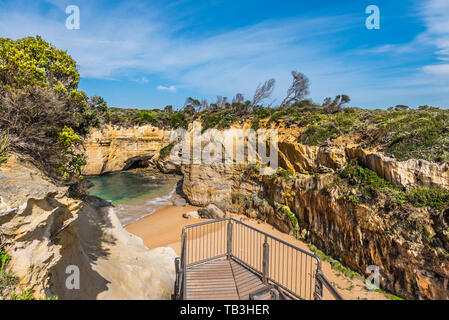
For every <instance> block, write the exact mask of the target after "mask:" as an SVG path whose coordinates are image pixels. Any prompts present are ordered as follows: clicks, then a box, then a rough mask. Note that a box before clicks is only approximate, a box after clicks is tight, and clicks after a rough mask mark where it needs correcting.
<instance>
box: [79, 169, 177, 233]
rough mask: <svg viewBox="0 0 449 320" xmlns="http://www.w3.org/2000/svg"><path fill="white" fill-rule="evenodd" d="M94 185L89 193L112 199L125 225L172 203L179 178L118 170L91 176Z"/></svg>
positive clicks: (90, 179)
mask: <svg viewBox="0 0 449 320" xmlns="http://www.w3.org/2000/svg"><path fill="white" fill-rule="evenodd" d="M87 180H89V181H91V182H92V183H93V184H94V186H93V187H92V188H90V189H89V194H90V195H93V196H97V197H100V198H103V199H106V200H111V201H112V203H113V204H114V206H115V212H116V214H117V216H118V218H119V219H120V222H121V223H122V225H127V224H129V223H132V222H135V221H137V220H138V219H140V218H142V217H144V216H146V215H149V214H151V213H153V212H154V211H155V210H156V209H157V208H160V207H162V206H165V205H170V204H171V201H169V199H170V198H171V197H172V196H173V194H174V192H175V189H176V183H177V180H176V179H162V178H150V177H148V176H146V175H144V174H140V173H132V172H118V173H111V174H107V175H103V176H97V177H89V178H87Z"/></svg>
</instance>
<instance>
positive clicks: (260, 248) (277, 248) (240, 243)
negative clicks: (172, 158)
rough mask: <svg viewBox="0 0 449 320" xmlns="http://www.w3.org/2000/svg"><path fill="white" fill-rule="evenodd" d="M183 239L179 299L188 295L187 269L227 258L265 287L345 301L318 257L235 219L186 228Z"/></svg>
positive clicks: (177, 285) (299, 296) (293, 294)
mask: <svg viewBox="0 0 449 320" xmlns="http://www.w3.org/2000/svg"><path fill="white" fill-rule="evenodd" d="M181 238H182V239H181V240H182V246H181V259H180V260H179V259H177V261H176V270H177V277H176V283H175V298H176V299H183V295H184V293H185V292H186V281H185V279H186V272H187V269H189V268H191V267H193V266H196V265H199V264H202V263H206V262H209V261H212V260H216V259H219V258H225V257H226V258H227V259H232V260H234V261H236V262H238V263H240V264H241V265H243V266H245V267H246V268H248V269H249V270H251V271H252V272H254V273H255V274H257V275H259V276H260V277H261V279H262V281H263V282H264V283H265V284H274V285H276V286H278V287H279V288H281V289H282V290H284V292H285V293H286V294H288V295H289V296H290V297H292V298H295V299H307V300H312V299H317V300H321V299H323V298H333V299H342V298H341V296H340V295H339V294H338V292H337V291H336V290H335V288H334V287H333V286H332V285H331V284H330V282H329V281H328V280H327V278H326V277H325V276H324V274H323V273H322V271H321V262H320V259H319V258H318V257H317V256H316V255H314V254H312V253H310V252H307V251H305V250H302V249H300V248H298V247H296V246H294V245H292V244H290V243H287V242H285V241H283V240H281V239H278V238H276V237H273V236H271V235H269V234H267V233H265V232H263V231H260V230H258V229H256V228H253V227H251V226H249V225H247V224H245V223H242V222H240V221H238V220H235V219H233V218H223V219H218V220H212V221H207V222H203V223H199V224H194V225H190V226H186V227H184V228H183V231H182V236H181ZM179 263H180V264H181V265H180V266H179ZM323 287H324V289H325V295H324V297H323ZM328 293H329V294H328Z"/></svg>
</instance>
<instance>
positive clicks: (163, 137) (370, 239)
mask: <svg viewBox="0 0 449 320" xmlns="http://www.w3.org/2000/svg"><path fill="white" fill-rule="evenodd" d="M111 130H112V131H111ZM127 130H131V131H127ZM104 132H106V137H113V138H108V139H109V140H108V141H110V143H109V142H108V143H109V145H104V146H102V145H101V144H102V143H101V141H104V140H105V139H103V138H102V137H101V135H100V133H99V132H97V133H94V134H93V135H91V137H90V138H89V140H88V145H90V147H87V156H88V162H89V161H92V159H96V160H95V161H94V163H96V164H95V166H92V165H91V166H90V167H89V169H88V170H87V172H89V173H91V174H99V173H103V172H105V171H109V170H120V169H121V168H123V166H124V164H125V163H126V161H127V160H129V159H132V158H133V157H135V156H137V155H139V156H154V155H158V154H159V150H157V148H161V147H164V146H166V145H167V144H168V143H169V141H168V137H169V132H168V131H167V132H163V131H162V130H159V129H155V128H153V129H151V128H149V127H146V129H145V130H143V129H142V130H138V129H135V128H134V129H123V130H122V131H120V130H116V129H110V128H109V129H107V130H106V131H104ZM145 132H156V133H155V134H154V135H153V138H152V139H153V141H152V145H151V147H148V146H147V147H144V148H142V149H141V150H139V151H136V148H135V147H134V146H135V145H136V141H140V139H141V138H142V139H143V140H145V137H146V136H147V135H148V134H147V133H145ZM119 133H122V134H124V135H123V136H120V134H119ZM132 134H135V136H134V137H131V135H132ZM299 134H300V130H298V128H282V127H280V128H279V164H280V166H281V167H282V168H284V169H288V170H290V171H291V172H292V173H294V177H291V178H288V179H282V178H280V177H278V178H276V177H267V176H259V175H258V174H257V172H254V170H253V169H252V168H251V167H248V166H245V165H225V164H210V165H206V164H202V165H182V166H181V168H180V170H181V172H182V174H183V176H184V180H183V191H184V193H185V194H186V196H187V198H188V199H189V201H190V202H191V203H192V204H194V205H200V206H202V205H207V204H209V203H220V204H222V205H223V204H225V205H227V207H228V210H230V211H233V212H239V213H241V214H245V215H248V216H251V217H257V218H260V219H264V220H266V221H267V222H269V223H270V224H272V225H274V226H276V227H277V228H278V229H280V230H282V231H284V232H293V233H295V234H296V235H297V236H298V237H301V238H304V239H305V240H307V241H309V242H313V243H314V244H316V245H317V246H318V247H319V248H321V249H322V250H324V251H325V252H326V253H328V254H331V255H333V256H334V257H337V258H339V259H341V260H342V261H343V262H344V263H345V264H346V265H347V266H349V267H351V268H352V269H354V270H357V271H359V272H361V273H365V271H366V266H368V265H378V266H379V267H380V272H381V285H382V287H383V288H386V289H388V290H390V291H392V292H394V293H396V294H398V295H400V296H403V297H406V298H423V299H424V298H427V299H449V287H448V280H449V258H448V253H447V252H448V250H449V248H448V244H449V239H446V237H448V235H447V234H446V233H447V231H446V230H448V227H449V221H448V220H449V218H448V213H449V211H448V210H446V211H443V212H440V213H439V214H436V213H435V212H433V211H432V210H428V209H426V208H416V207H412V206H409V207H405V209H404V208H402V209H401V210H399V209H394V208H389V207H388V204H387V205H386V204H385V200H384V199H377V200H376V201H377V202H374V203H354V201H351V200H349V199H348V198H345V197H342V195H341V189H342V186H341V185H340V182H339V181H338V180H336V174H335V173H336V172H337V171H338V170H340V169H341V168H343V167H345V166H346V165H347V164H348V163H350V162H352V161H354V160H357V162H358V163H360V164H361V165H363V166H364V167H366V168H369V169H371V170H373V171H375V172H376V173H377V175H378V176H380V177H382V178H384V179H386V180H388V181H389V182H391V183H392V184H394V185H396V186H398V187H399V188H403V189H404V190H407V189H409V188H413V187H417V186H423V187H429V186H433V185H437V186H441V187H443V188H449V166H448V164H447V163H446V164H437V163H431V162H428V161H423V160H415V159H411V160H408V161H397V160H395V159H393V158H389V157H386V156H385V155H383V154H382V153H381V152H377V151H376V150H372V151H370V150H365V149H364V148H363V147H362V146H361V145H358V144H355V143H352V141H351V139H347V141H345V142H341V141H339V142H338V143H332V144H329V145H327V146H322V147H318V146H307V145H303V144H300V143H298V139H297V137H298V135H299ZM95 135H98V136H97V137H96V138H93V137H95ZM128 144H129V145H128ZM119 145H120V147H117V146H119ZM112 146H114V147H112ZM99 150H100V151H99ZM127 150H131V152H130V153H128V151H127ZM110 151H111V154H112V155H109V152H110ZM99 154H101V156H98V155H99ZM111 159H120V160H111ZM113 164H114V165H113ZM104 168H107V169H106V170H105V169H104ZM367 275H368V274H367Z"/></svg>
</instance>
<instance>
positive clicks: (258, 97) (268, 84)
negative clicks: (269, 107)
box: [252, 79, 276, 107]
mask: <svg viewBox="0 0 449 320" xmlns="http://www.w3.org/2000/svg"><path fill="white" fill-rule="evenodd" d="M275 84H276V80H275V79H270V80H268V81H265V82H264V84H259V85H258V86H257V89H256V91H255V92H254V97H253V101H252V106H253V107H254V106H256V105H258V104H260V103H261V102H262V101H263V100H265V99H268V98H269V97H270V96H271V94H272V93H273V90H274V86H275Z"/></svg>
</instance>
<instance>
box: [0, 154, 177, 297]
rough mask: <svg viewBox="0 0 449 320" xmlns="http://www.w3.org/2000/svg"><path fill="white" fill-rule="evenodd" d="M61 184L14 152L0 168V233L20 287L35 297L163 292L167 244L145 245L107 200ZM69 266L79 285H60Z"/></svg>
mask: <svg viewBox="0 0 449 320" xmlns="http://www.w3.org/2000/svg"><path fill="white" fill-rule="evenodd" d="M66 191H67V190H66V189H65V188H58V187H56V186H55V185H54V184H53V183H52V182H51V181H49V180H48V179H47V178H46V177H45V176H44V175H43V174H42V173H41V172H40V171H39V170H38V169H37V168H35V167H34V166H33V165H32V164H30V163H29V162H27V161H24V160H21V159H19V157H17V156H15V155H11V156H10V157H9V159H8V161H7V162H6V163H4V164H2V166H1V167H0V235H1V237H0V239H1V241H2V246H3V248H4V250H6V251H7V252H8V254H9V255H10V256H11V262H10V263H9V264H8V271H11V273H12V274H14V275H15V276H16V277H17V278H18V280H19V284H18V285H19V287H20V288H22V289H23V290H24V289H28V290H32V291H34V295H35V296H36V297H37V298H40V297H44V296H47V297H49V296H58V298H59V299H169V298H170V297H171V293H172V290H173V284H174V280H175V270H174V258H175V253H174V251H173V250H172V249H171V248H157V249H153V250H149V249H148V248H146V247H145V246H144V244H143V242H142V240H141V239H140V238H138V237H135V236H133V235H131V234H129V233H128V232H127V231H125V230H124V229H123V228H122V226H121V225H120V222H119V220H118V218H117V217H116V215H115V213H114V211H113V208H112V207H111V206H110V205H109V203H108V202H105V201H103V200H101V199H99V198H94V197H88V199H87V200H86V201H80V200H73V199H70V198H68V197H66V196H65V194H66ZM74 270H79V280H80V281H79V289H77V288H76V287H75V288H72V289H69V288H68V287H67V286H66V282H67V281H70V280H68V278H69V276H70V275H72V274H75V273H78V272H77V271H74ZM69 287H70V286H69Z"/></svg>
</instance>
